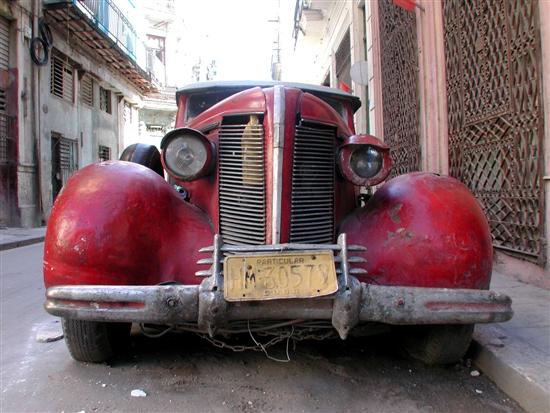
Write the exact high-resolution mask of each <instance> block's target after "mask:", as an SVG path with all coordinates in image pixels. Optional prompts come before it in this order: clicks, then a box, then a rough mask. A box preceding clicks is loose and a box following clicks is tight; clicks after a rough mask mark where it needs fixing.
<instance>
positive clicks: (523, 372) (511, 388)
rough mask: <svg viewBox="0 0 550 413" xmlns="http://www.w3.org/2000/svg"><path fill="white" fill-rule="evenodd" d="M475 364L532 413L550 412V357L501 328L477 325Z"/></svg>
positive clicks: (474, 343) (474, 346)
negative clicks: (549, 358)
mask: <svg viewBox="0 0 550 413" xmlns="http://www.w3.org/2000/svg"><path fill="white" fill-rule="evenodd" d="M473 348H474V355H473V362H474V364H475V365H476V366H477V367H478V368H479V369H480V370H481V371H483V373H485V375H486V376H487V377H489V378H490V379H491V380H492V381H493V382H494V383H495V384H496V385H497V386H498V387H499V388H500V389H501V390H502V391H504V392H505V393H506V394H507V395H508V396H510V397H511V398H513V399H514V400H516V401H517V402H518V403H519V404H520V406H521V407H523V408H524V409H525V410H526V411H527V412H530V413H542V412H545V413H546V412H549V411H550V362H549V361H548V356H547V355H546V354H544V353H542V352H541V351H539V350H538V349H536V348H534V347H532V346H530V345H529V344H528V343H526V342H524V341H522V340H521V339H518V338H514V337H509V334H508V333H507V332H506V331H505V330H503V329H502V328H500V327H498V326H485V325H483V326H476V330H475V333H474V341H473Z"/></svg>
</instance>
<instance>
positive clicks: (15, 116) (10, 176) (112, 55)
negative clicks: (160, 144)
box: [0, 0, 156, 227]
mask: <svg viewBox="0 0 550 413" xmlns="http://www.w3.org/2000/svg"><path fill="white" fill-rule="evenodd" d="M135 14H136V10H135V6H134V5H133V3H132V2H130V1H128V0H126V1H122V0H120V1H114V0H106V1H101V2H99V1H91V0H45V1H39V0H27V1H25V0H23V1H19V2H13V1H6V0H2V1H0V57H1V58H2V61H1V64H0V79H1V81H0V100H1V101H0V165H1V166H0V168H2V170H1V172H0V175H1V177H2V178H1V183H0V184H1V189H2V190H1V192H0V202H1V209H0V211H1V213H0V225H3V226H24V227H30V226H37V225H41V224H43V223H44V222H45V221H47V219H48V217H49V215H50V211H51V208H52V205H53V201H54V200H55V198H56V196H57V195H58V193H59V191H60V190H61V188H62V186H63V185H64V184H65V183H66V181H67V179H68V178H69V176H70V175H71V174H72V173H73V172H74V171H75V170H77V169H78V168H81V167H83V166H85V165H87V164H90V163H93V162H98V161H100V160H108V159H116V158H118V156H119V154H120V152H121V150H122V147H123V142H124V137H125V135H137V134H138V117H137V107H139V106H140V105H141V103H142V97H143V96H144V95H146V94H147V93H150V92H151V91H153V90H154V89H155V87H156V86H155V84H154V83H153V82H152V81H151V78H150V75H149V73H148V72H147V70H146V54H145V52H146V50H145V45H144V44H143V43H142V42H141V40H140V37H139V36H138V34H137V32H136V31H135V29H134V28H133V26H132V24H131V23H130V20H131V19H132V16H133V15H135ZM37 39H38V40H37Z"/></svg>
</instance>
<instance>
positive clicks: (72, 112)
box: [39, 43, 119, 219]
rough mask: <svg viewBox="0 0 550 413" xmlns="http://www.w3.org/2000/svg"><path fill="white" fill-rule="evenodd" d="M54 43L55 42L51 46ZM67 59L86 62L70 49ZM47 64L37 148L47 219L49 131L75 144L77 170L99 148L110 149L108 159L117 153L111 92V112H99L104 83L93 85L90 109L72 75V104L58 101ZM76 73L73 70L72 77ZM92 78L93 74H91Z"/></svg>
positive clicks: (114, 98)
mask: <svg viewBox="0 0 550 413" xmlns="http://www.w3.org/2000/svg"><path fill="white" fill-rule="evenodd" d="M54 44H55V43H54ZM66 51H67V53H66V54H67V56H68V57H69V58H70V59H72V60H74V61H75V62H78V63H81V64H82V62H84V61H85V60H86V59H85V57H84V56H82V55H81V54H79V53H77V52H76V51H74V50H71V49H66ZM50 73H51V65H50V64H48V65H46V66H43V67H42V68H41V70H40V105H39V106H40V109H41V114H40V145H41V148H42V150H41V165H42V169H41V172H42V177H43V179H42V186H41V194H42V201H43V211H44V215H45V218H46V219H47V218H48V217H49V214H50V210H51V207H52V203H53V195H52V185H51V177H52V154H51V144H52V141H51V135H52V132H57V133H60V134H62V135H63V136H64V137H65V138H67V139H72V140H76V141H77V142H78V167H79V168H82V167H84V166H86V165H88V164H90V163H93V162H97V161H98V157H99V156H98V149H99V145H104V146H108V147H109V148H111V157H112V158H115V159H116V158H117V157H118V153H119V144H118V137H119V126H118V117H119V111H118V101H117V99H118V98H117V96H116V95H115V93H114V91H113V90H112V91H111V108H112V109H111V112H112V113H110V114H109V113H106V112H104V111H103V110H100V109H99V87H100V86H102V87H105V88H109V89H112V86H111V85H110V84H109V83H107V82H97V81H95V82H94V83H93V93H94V106H93V107H89V106H87V105H85V104H83V103H81V102H80V99H79V87H78V86H79V82H78V81H77V79H78V76H74V80H75V81H74V95H75V99H74V100H73V102H69V101H67V100H65V99H61V98H59V97H57V96H55V95H53V94H51V93H50ZM76 73H77V72H76V71H75V74H76ZM91 73H93V74H94V75H96V74H97V72H96V71H91Z"/></svg>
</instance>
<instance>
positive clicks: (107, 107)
mask: <svg viewBox="0 0 550 413" xmlns="http://www.w3.org/2000/svg"><path fill="white" fill-rule="evenodd" d="M99 108H100V109H101V110H102V111H104V112H107V113H112V111H111V91H110V90H108V89H104V88H102V87H100V88H99Z"/></svg>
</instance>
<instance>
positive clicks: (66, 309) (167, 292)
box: [45, 235, 513, 339]
mask: <svg viewBox="0 0 550 413" xmlns="http://www.w3.org/2000/svg"><path fill="white" fill-rule="evenodd" d="M327 248H331V249H333V250H335V251H339V255H338V257H337V258H336V260H337V262H339V263H340V269H339V270H337V272H338V274H339V275H338V291H337V292H336V293H335V294H333V295H331V296H325V297H319V298H307V299H284V300H269V301H247V302H228V301H226V300H225V299H224V295H223V276H222V268H221V262H222V261H223V260H222V253H223V252H229V253H231V252H233V253H234V252H246V251H250V250H251V249H254V250H259V249H260V250H263V251H266V250H267V249H269V250H270V251H283V250H285V251H286V250H290V249H302V250H303V249H327ZM360 248H361V247H359V246H349V247H348V246H347V244H346V239H345V235H341V236H340V238H339V242H338V244H335V245H318V246H316V245H301V244H287V245H278V246H262V247H244V246H225V245H223V244H222V243H221V239H220V238H219V236H217V235H216V237H215V239H214V245H213V246H212V247H208V248H204V249H203V251H205V252H210V251H212V252H213V256H212V259H208V260H201V261H202V262H203V263H205V264H211V269H210V270H209V271H205V272H204V273H205V274H204V275H208V277H207V278H205V279H204V280H203V281H202V283H201V284H200V285H156V286H108V285H78V286H56V287H51V288H48V290H47V292H46V304H45V307H46V310H47V311H48V312H49V313H50V314H52V315H55V316H59V317H64V318H69V319H78V320H89V321H107V322H136V323H137V322H139V323H152V324H168V325H177V324H183V323H194V324H195V323H196V324H197V326H198V328H200V329H201V330H203V331H204V332H207V333H209V334H210V335H211V336H213V335H214V334H215V332H216V330H217V329H218V328H222V327H223V326H224V325H225V324H226V323H227V322H229V321H233V320H292V319H301V320H330V321H331V322H332V325H333V326H334V328H335V329H336V331H337V332H338V334H339V335H340V337H341V338H342V339H345V338H346V337H347V336H348V334H349V332H350V331H351V330H352V329H353V327H355V326H356V325H358V324H360V323H365V322H379V323H386V324H394V325H414V324H475V323H493V322H503V321H507V320H509V319H510V318H512V314H513V312H512V300H511V299H510V297H508V296H506V295H504V294H499V293H495V292H493V291H486V290H471V289H449V288H420V287H399V286H382V285H372V284H366V283H362V282H360V281H359V280H358V279H357V278H356V277H354V276H353V275H352V274H353V273H354V272H353V269H351V268H350V266H349V263H351V262H354V260H353V258H355V257H348V255H347V254H348V250H349V251H353V250H358V249H360Z"/></svg>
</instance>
